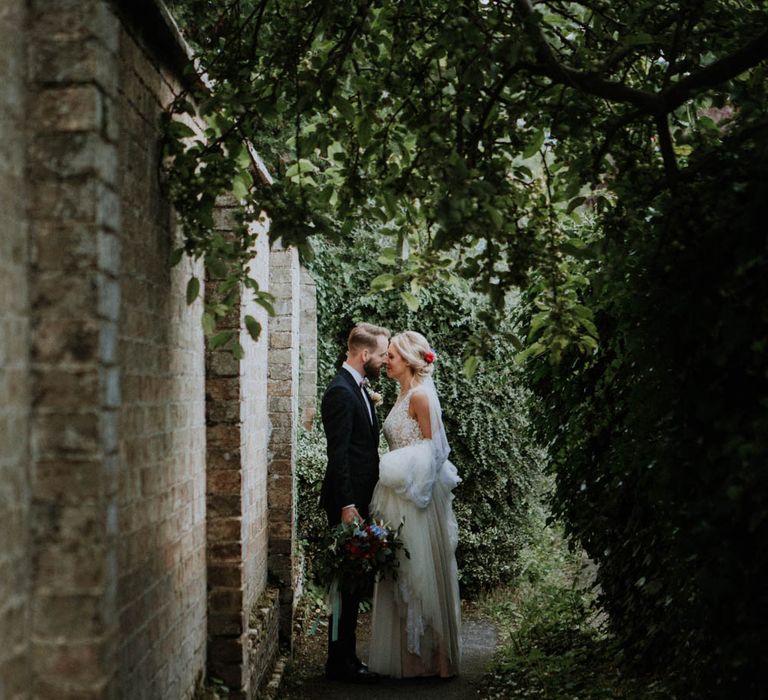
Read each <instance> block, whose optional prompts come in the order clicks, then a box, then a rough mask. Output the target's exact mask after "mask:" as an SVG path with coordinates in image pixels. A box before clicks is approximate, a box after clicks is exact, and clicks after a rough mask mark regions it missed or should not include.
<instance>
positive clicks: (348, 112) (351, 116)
mask: <svg viewBox="0 0 768 700" xmlns="http://www.w3.org/2000/svg"><path fill="white" fill-rule="evenodd" d="M333 104H334V105H335V106H336V109H338V110H339V113H340V114H341V116H342V117H344V119H346V120H347V121H348V122H352V121H354V120H355V108H354V107H353V106H352V103H351V102H349V101H348V100H346V99H344V98H343V97H341V96H337V97H336V99H335V100H334V101H333Z"/></svg>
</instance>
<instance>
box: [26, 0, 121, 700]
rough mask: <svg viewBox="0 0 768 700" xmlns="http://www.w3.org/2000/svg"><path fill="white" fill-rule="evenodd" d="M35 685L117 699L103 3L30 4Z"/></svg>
mask: <svg viewBox="0 0 768 700" xmlns="http://www.w3.org/2000/svg"><path fill="white" fill-rule="evenodd" d="M27 5H28V9H29V18H28V20H29V23H28V27H29V33H28V37H27V46H28V51H29V64H30V69H29V76H30V81H31V82H30V85H29V89H30V93H31V94H30V100H29V120H28V124H29V133H28V139H29V151H28V177H29V181H30V183H31V192H30V194H31V200H32V206H31V216H30V250H31V270H30V293H31V297H32V309H33V311H32V316H31V327H30V331H31V332H30V340H31V354H32V362H31V370H32V380H31V381H32V406H33V408H32V413H31V420H32V425H31V430H30V444H31V472H32V479H31V494H32V514H31V522H32V548H33V569H32V584H31V595H32V618H31V624H32V645H31V651H32V655H31V658H32V678H31V679H30V681H29V685H30V687H31V694H32V695H33V696H34V697H35V698H56V700H62V699H64V698H75V697H76V698H83V699H87V698H110V697H114V696H115V695H116V692H117V691H116V683H115V671H116V658H115V647H116V638H117V623H118V620H117V614H116V603H115V594H116V588H115V586H116V575H115V572H116V569H117V560H116V546H115V545H116V530H117V511H116V493H117V481H118V458H117V450H118V445H117V409H118V406H119V403H120V380H119V372H118V369H117V365H116V357H115V349H116V338H117V322H118V315H119V310H120V289H119V282H118V273H119V264H120V251H119V243H118V237H117V233H118V231H119V223H120V211H119V203H118V198H117V196H116V192H115V184H116V179H117V149H116V140H117V134H116V131H117V122H116V117H115V112H116V110H115V108H114V106H115V105H114V102H115V99H114V95H115V79H116V75H117V67H116V65H117V64H116V52H117V45H118V37H119V23H118V20H117V18H116V17H115V16H114V14H113V12H112V9H111V6H110V5H109V3H107V2H103V1H102V0H80V1H78V2H72V1H71V0H30V2H28V3H27Z"/></svg>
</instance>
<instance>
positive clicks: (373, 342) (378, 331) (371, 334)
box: [347, 323, 391, 354]
mask: <svg viewBox="0 0 768 700" xmlns="http://www.w3.org/2000/svg"><path fill="white" fill-rule="evenodd" d="M380 335H383V336H384V337H385V338H389V336H390V335H391V334H390V332H389V331H388V330H387V329H386V328H384V327H383V326H374V325H373V324H372V323H358V324H357V325H356V326H355V327H354V328H353V329H352V330H351V331H350V333H349V338H347V350H349V352H350V353H352V354H357V353H359V352H361V351H362V350H364V349H367V350H375V349H376V346H377V345H378V340H377V337H378V336H380Z"/></svg>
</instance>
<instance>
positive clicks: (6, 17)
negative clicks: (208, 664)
mask: <svg viewBox="0 0 768 700" xmlns="http://www.w3.org/2000/svg"><path fill="white" fill-rule="evenodd" d="M24 21H25V11H24V6H23V4H22V3H4V4H3V6H2V7H1V8H0V47H3V49H2V51H1V52H0V84H1V85H2V86H3V89H2V91H0V300H2V301H1V302H0V523H2V526H0V698H5V699H7V700H14V699H16V698H23V697H27V689H28V681H29V676H30V666H29V653H28V652H29V609H30V595H29V588H30V557H29V547H30V538H29V530H28V528H27V522H28V519H29V507H30V493H29V473H28V464H29V442H28V432H29V418H28V416H29V390H30V389H29V355H28V347H29V298H28V289H27V274H26V271H27V264H28V260H27V226H26V208H27V202H26V184H25V179H24V168H25V153H24V143H25V141H24V133H23V131H24V122H25V116H24V115H25V95H24V90H23V77H24V73H25V67H26V61H25V57H24V43H23V36H24V34H23V30H24Z"/></svg>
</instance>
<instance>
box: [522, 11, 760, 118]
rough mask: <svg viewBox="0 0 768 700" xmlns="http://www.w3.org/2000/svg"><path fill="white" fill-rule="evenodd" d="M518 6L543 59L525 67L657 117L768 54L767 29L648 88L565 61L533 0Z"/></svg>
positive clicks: (755, 63)
mask: <svg viewBox="0 0 768 700" xmlns="http://www.w3.org/2000/svg"><path fill="white" fill-rule="evenodd" d="M515 7H516V8H517V10H518V12H519V13H520V15H521V16H522V19H523V22H524V23H525V27H526V30H527V32H528V34H529V36H530V37H531V39H532V40H533V42H534V44H535V45H536V56H537V59H538V61H539V62H538V63H536V64H526V65H525V67H526V68H527V69H528V70H530V71H531V72H534V73H537V74H538V75H543V76H546V77H548V78H549V79H550V80H553V81H554V82H557V83H561V84H563V85H568V86H570V87H572V88H575V89H577V90H580V91H582V92H586V93H589V94H590V95H595V96H596V97H603V98H605V99H607V100H610V101H612V102H625V103H629V104H631V105H633V106H635V107H637V109H639V110H640V111H641V112H643V113H645V114H650V115H653V116H654V117H655V116H657V115H664V114H669V112H671V111H673V110H674V109H676V108H677V107H679V106H680V105H681V104H683V103H684V102H685V101H686V100H688V99H690V98H691V97H692V96H693V95H694V94H696V93H697V92H701V91H703V90H707V89H709V88H713V87H716V86H717V85H720V84H721V83H723V82H725V81H727V80H730V79H732V78H735V77H736V76H737V75H739V74H741V73H743V72H744V71H746V70H748V69H750V68H752V67H754V66H756V65H758V64H759V63H761V62H762V61H764V60H766V58H768V30H766V31H764V32H762V33H761V34H760V35H759V36H757V37H756V38H755V39H753V40H752V41H750V42H749V43H748V44H747V45H746V46H743V47H742V48H740V49H737V50H736V51H734V52H733V53H731V54H729V55H727V56H724V57H723V58H721V59H720V60H719V61H715V62H714V63H713V64H711V65H709V66H707V67H706V68H702V69H701V70H698V71H696V72H695V73H691V74H690V75H688V76H686V77H685V78H683V79H681V80H679V81H678V82H676V83H674V84H673V85H670V86H669V87H668V88H666V89H665V90H662V91H661V92H658V93H653V92H647V91H645V90H638V89H636V88H633V87H629V86H628V85H625V84H623V83H620V82H616V81H613V80H606V79H604V78H602V77H601V76H600V74H598V73H586V72H583V71H579V70H576V69H574V68H571V67H570V66H567V65H565V64H563V63H561V62H560V61H559V60H558V58H557V56H555V54H554V52H553V51H552V47H551V46H550V45H549V42H548V41H547V37H546V36H545V35H544V32H543V31H542V28H541V24H540V23H539V18H538V15H537V13H536V11H535V10H534V9H533V5H532V4H531V2H530V0H515Z"/></svg>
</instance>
